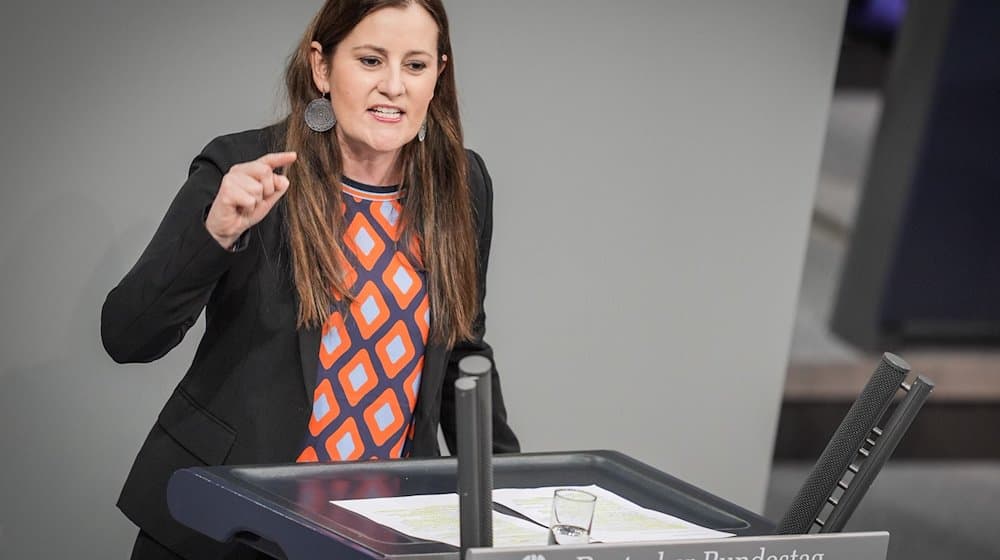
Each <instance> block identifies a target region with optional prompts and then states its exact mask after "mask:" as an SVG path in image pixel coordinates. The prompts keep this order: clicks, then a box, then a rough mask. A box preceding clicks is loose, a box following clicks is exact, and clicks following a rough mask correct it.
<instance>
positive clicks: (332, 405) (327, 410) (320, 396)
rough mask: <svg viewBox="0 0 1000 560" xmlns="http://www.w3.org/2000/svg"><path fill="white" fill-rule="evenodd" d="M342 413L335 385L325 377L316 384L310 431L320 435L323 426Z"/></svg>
mask: <svg viewBox="0 0 1000 560" xmlns="http://www.w3.org/2000/svg"><path fill="white" fill-rule="evenodd" d="M339 415H340V406H339V405H338V404H337V397H335V396H334V394H333V386H332V385H331V384H330V380H329V379H324V380H323V381H321V382H320V384H319V385H317V386H316V391H315V392H314V394H313V413H312V416H311V417H310V418H309V433H310V434H312V435H314V436H318V435H319V434H320V432H322V431H323V428H325V427H327V426H329V425H330V422H333V419H334V418H336V417H337V416H339Z"/></svg>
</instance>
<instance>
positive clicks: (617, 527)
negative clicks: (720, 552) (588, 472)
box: [493, 485, 732, 542]
mask: <svg viewBox="0 0 1000 560" xmlns="http://www.w3.org/2000/svg"><path fill="white" fill-rule="evenodd" d="M556 488H576V489H579V490H586V491H587V492H590V493H591V494H594V495H595V496H597V503H596V505H595V507H594V522H593V524H592V525H591V529H590V539H591V541H595V542H636V541H654V540H671V539H717V538H721V537H731V536H732V534H731V533H723V532H720V531H715V530H713V529H708V528H706V527H701V526H699V525H695V524H694V523H689V522H687V521H684V520H683V519H679V518H677V517H674V516H672V515H667V514H665V513H661V512H659V511H654V510H651V509H646V508H643V507H640V506H638V505H636V504H634V503H632V502H630V501H628V500H626V499H625V498H623V497H621V496H619V495H617V494H615V493H614V492H609V491H607V490H605V489H604V488H601V487H600V486H597V485H591V486H551V487H545V488H499V489H495V490H493V501H494V502H496V503H498V504H503V505H505V506H507V507H509V508H510V509H512V510H514V511H516V512H518V513H520V514H522V515H524V516H525V517H528V518H530V519H533V520H535V521H537V522H538V523H541V524H543V525H545V526H548V524H549V517H550V516H551V515H552V493H553V492H554V491H555V490H556Z"/></svg>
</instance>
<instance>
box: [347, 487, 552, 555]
mask: <svg viewBox="0 0 1000 560" xmlns="http://www.w3.org/2000/svg"><path fill="white" fill-rule="evenodd" d="M330 503H332V504H334V505H337V506H340V507H342V508H344V509H347V510H350V511H353V512H354V513H357V514H359V515H363V516H365V517H367V518H369V519H371V520H372V521H375V522H377V523H380V524H382V525H385V526H387V527H391V528H393V529H395V530H397V531H399V532H400V533H403V534H406V535H410V536H411V537H417V538H419V539H425V540H430V541H440V542H443V543H448V544H450V545H452V546H459V544H460V542H461V533H460V532H459V521H458V494H429V495H423V496H400V497H393V498H368V499H362V500H332V501H331V502H330ZM547 542H548V530H547V529H546V528H545V527H540V526H538V525H535V524H534V523H531V522H529V521H525V520H523V519H518V518H516V517H511V516H509V515H504V514H502V513H499V512H496V511H494V512H493V546H494V547H504V546H544V545H545V544H546V543H547Z"/></svg>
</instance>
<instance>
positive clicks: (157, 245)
mask: <svg viewBox="0 0 1000 560" xmlns="http://www.w3.org/2000/svg"><path fill="white" fill-rule="evenodd" d="M234 149H235V148H234V147H233V145H232V143H231V142H230V141H228V140H227V138H226V137H220V138H216V139H215V140H213V141H212V142H210V143H209V144H208V146H206V147H205V149H204V150H203V151H202V152H201V154H199V155H198V156H197V157H196V158H195V159H194V161H193V162H192V163H191V168H190V170H189V173H188V178H187V181H186V182H185V183H184V185H183V186H182V187H181V189H180V191H179V192H178V193H177V195H176V197H175V198H174V200H173V202H172V203H171V205H170V208H169V209H168V210H167V213H166V216H164V218H163V221H162V222H161V223H160V226H159V228H157V230H156V233H155V234H154V235H153V239H152V240H151V241H150V243H149V245H148V246H147V247H146V249H145V250H144V251H143V252H142V255H141V256H140V257H139V260H138V262H136V263H135V265H134V266H133V267H132V269H131V270H130V271H129V272H128V273H127V274H126V275H125V277H124V278H123V279H122V281H121V282H120V283H119V284H118V285H117V286H116V287H115V288H114V289H112V290H111V292H110V293H109V294H108V296H107V299H106V300H105V302H104V306H103V308H102V309H101V339H102V342H103V343H104V348H105V349H106V350H107V352H108V354H109V355H110V356H111V357H112V359H114V360H115V361H116V362H119V363H126V362H150V361H153V360H156V359H157V358H160V357H161V356H163V355H164V354H166V353H167V352H168V351H170V350H171V349H172V348H174V347H175V346H177V344H179V343H180V342H181V340H182V339H183V338H184V334H185V333H186V332H187V330H188V329H189V328H190V327H191V325H193V324H194V323H195V321H196V320H197V319H198V316H199V315H200V314H201V311H202V309H204V307H205V305H206V304H207V303H208V300H209V298H210V296H211V294H212V290H213V288H214V287H215V285H216V283H217V282H218V280H219V279H220V277H222V276H223V274H225V272H226V271H227V270H228V269H229V267H230V266H231V265H232V263H233V261H234V259H236V258H238V254H237V253H234V252H230V251H227V250H225V249H224V248H223V247H222V246H220V245H219V243H218V242H216V241H215V239H214V238H213V237H212V236H211V234H209V233H208V230H207V229H205V215H206V212H207V210H208V208H209V207H210V206H211V204H212V201H214V200H215V195H216V194H217V193H218V190H219V185H220V184H221V182H222V176H223V174H224V173H225V170H228V168H229V167H230V163H229V162H232V161H234V154H233V151H234ZM238 246H239V244H238Z"/></svg>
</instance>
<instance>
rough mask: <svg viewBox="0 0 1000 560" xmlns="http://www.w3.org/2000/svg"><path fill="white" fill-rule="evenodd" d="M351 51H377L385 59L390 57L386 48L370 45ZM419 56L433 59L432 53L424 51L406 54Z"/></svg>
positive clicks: (407, 54) (357, 47) (360, 46)
mask: <svg viewBox="0 0 1000 560" xmlns="http://www.w3.org/2000/svg"><path fill="white" fill-rule="evenodd" d="M351 50H352V51H360V50H372V51H375V52H377V53H379V54H380V55H382V56H385V57H388V56H389V51H388V50H386V49H385V48H384V47H379V46H377V45H370V44H365V45H358V46H356V47H354V48H352V49H351ZM417 54H421V55H424V56H430V57H433V55H432V54H431V53H429V52H427V51H422V50H412V51H409V52H407V53H406V56H413V55H417Z"/></svg>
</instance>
